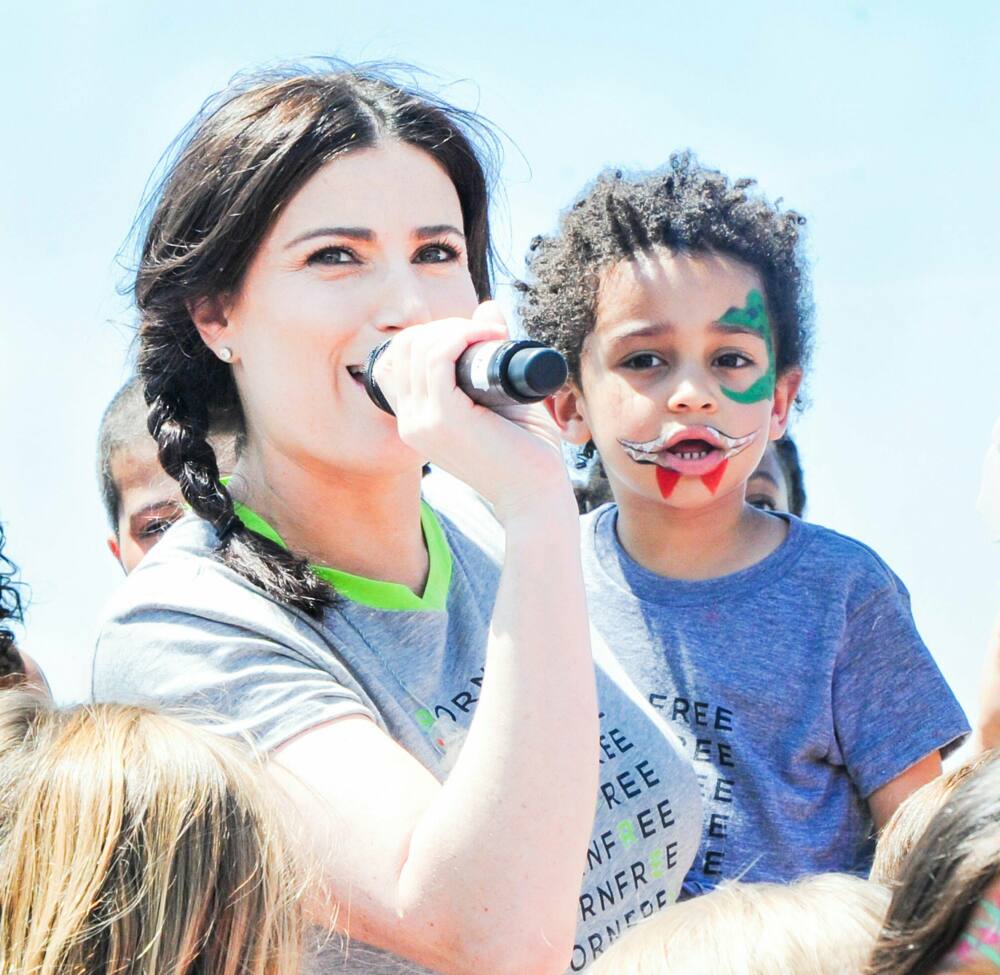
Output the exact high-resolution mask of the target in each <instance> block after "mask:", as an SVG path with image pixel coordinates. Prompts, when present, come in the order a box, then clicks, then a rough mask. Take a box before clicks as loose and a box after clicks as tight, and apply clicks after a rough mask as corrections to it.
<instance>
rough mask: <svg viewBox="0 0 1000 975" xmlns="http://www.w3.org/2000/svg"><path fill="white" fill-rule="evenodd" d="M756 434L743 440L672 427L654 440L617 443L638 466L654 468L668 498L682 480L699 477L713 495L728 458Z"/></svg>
mask: <svg viewBox="0 0 1000 975" xmlns="http://www.w3.org/2000/svg"><path fill="white" fill-rule="evenodd" d="M757 433H758V431H756V430H755V431H753V432H752V433H749V434H747V435H746V436H745V437H731V436H729V435H728V434H725V433H723V432H722V431H721V430H717V429H716V428H715V427H710V426H684V425H682V424H673V425H671V427H670V429H668V430H667V431H665V432H664V433H663V434H662V435H661V436H659V437H657V438H655V439H653V440H645V441H636V440H624V439H619V441H618V442H619V443H620V444H621V446H622V449H623V450H624V451H625V453H626V454H628V456H629V457H631V458H632V460H634V461H635V462H636V463H637V464H655V465H656V467H657V468H658V471H657V484H658V485H659V488H660V493H661V494H662V495H663V497H664V498H667V497H669V496H670V494H672V493H673V490H674V488H675V487H676V486H677V482H678V481H679V480H680V478H681V477H700V478H701V480H702V483H703V484H704V485H705V486H706V487H707V488H708V490H709V491H710V492H711V493H712V494H715V492H716V491H717V490H718V487H719V483H720V481H721V480H722V475H723V474H724V473H725V470H726V466H727V465H728V463H729V460H730V458H732V457H735V456H736V455H737V454H738V453H740V452H741V451H743V450H745V449H746V448H747V447H749V446H750V444H752V443H753V442H754V440H756V439H757Z"/></svg>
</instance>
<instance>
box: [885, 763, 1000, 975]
mask: <svg viewBox="0 0 1000 975" xmlns="http://www.w3.org/2000/svg"><path fill="white" fill-rule="evenodd" d="M894 886H895V889H894V891H893V895H892V901H891V902H890V904H889V910H888V913H887V914H886V919H885V924H884V925H883V928H882V931H881V933H880V934H879V937H878V941H877V943H876V945H875V948H874V950H873V952H872V957H871V960H870V962H869V964H868V967H867V968H865V973H866V975H925V973H935V975H936V973H943V972H963V973H971V972H972V971H979V970H984V971H993V972H996V971H1000V752H992V753H990V754H989V755H988V756H987V757H986V758H985V759H984V760H983V761H982V762H980V763H978V764H977V765H976V767H975V768H974V769H972V771H971V772H970V774H969V775H967V776H966V777H965V778H964V779H963V780H962V781H961V782H959V783H958V785H957V786H956V787H955V789H954V791H953V792H952V793H951V795H950V796H949V797H948V801H947V802H946V803H945V804H944V805H942V807H941V808H940V810H939V811H938V813H937V815H936V816H935V817H934V818H933V819H932V820H931V822H930V825H929V826H928V827H927V829H926V831H925V832H924V834H923V835H922V836H921V838H920V839H919V841H918V842H917V843H916V845H915V846H914V847H913V849H912V850H911V851H910V854H909V855H908V856H907V858H906V860H905V862H904V863H903V866H902V870H901V871H900V873H899V876H898V877H897V878H896V882H895V885H894Z"/></svg>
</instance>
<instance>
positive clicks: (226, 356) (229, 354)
mask: <svg viewBox="0 0 1000 975" xmlns="http://www.w3.org/2000/svg"><path fill="white" fill-rule="evenodd" d="M216 355H217V356H218V357H219V358H220V359H221V360H222V361H223V362H232V361H233V350H232V349H231V348H229V346H228V345H220V346H219V351H218V352H216Z"/></svg>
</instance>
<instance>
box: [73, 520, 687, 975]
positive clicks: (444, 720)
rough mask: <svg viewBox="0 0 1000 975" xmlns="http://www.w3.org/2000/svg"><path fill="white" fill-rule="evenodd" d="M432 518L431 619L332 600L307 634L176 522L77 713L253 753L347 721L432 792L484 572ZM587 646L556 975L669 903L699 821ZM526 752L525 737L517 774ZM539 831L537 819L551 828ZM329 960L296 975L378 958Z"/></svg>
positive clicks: (643, 719)
mask: <svg viewBox="0 0 1000 975" xmlns="http://www.w3.org/2000/svg"><path fill="white" fill-rule="evenodd" d="M438 521H439V523H440V525H441V527H442V528H443V530H444V535H445V538H446V540H447V548H448V549H449V550H450V554H451V560H452V571H451V580H450V585H449V586H448V590H447V603H446V606H445V607H444V608H443V609H439V610H427V609H423V610H420V611H412V610H387V609H383V608H376V607H374V606H367V605H362V604H361V603H359V602H353V601H350V600H346V599H342V600H340V601H339V603H338V605H337V606H335V607H334V608H332V609H330V610H328V611H327V612H326V613H325V614H324V617H323V619H322V620H321V621H316V620H313V619H310V618H309V617H307V616H305V615H304V614H301V613H298V612H296V611H294V610H291V609H289V608H288V607H287V606H284V605H283V604H280V603H277V602H275V601H274V600H272V599H270V598H269V597H268V596H266V595H265V594H264V593H262V592H261V591H260V590H258V589H256V588H255V587H254V586H252V585H251V584H250V583H248V582H247V581H246V580H244V579H243V578H241V577H240V576H238V575H237V574H235V573H234V572H232V571H231V570H229V569H227V568H226V567H225V566H223V565H222V564H220V563H219V562H218V561H216V560H215V559H214V558H212V556H211V548H212V546H213V545H214V541H215V537H214V534H213V532H212V529H211V527H210V526H209V525H208V524H207V523H206V522H204V521H202V520H201V519H199V518H197V517H194V516H189V517H187V518H185V519H183V520H182V521H180V522H178V524H176V525H175V526H174V527H172V528H171V529H170V530H169V531H168V532H167V534H166V535H165V536H164V538H163V539H162V540H161V541H160V542H159V543H158V544H157V546H156V547H155V548H154V549H153V550H152V551H151V552H150V554H149V555H147V557H146V558H145V559H144V561H143V562H142V564H141V565H140V567H139V568H138V569H137V570H136V571H135V572H134V573H133V574H132V575H131V576H129V578H128V579H127V580H126V581H125V583H124V584H123V586H122V588H121V589H120V590H119V591H118V593H116V595H115V596H114V597H113V598H112V600H111V603H110V605H109V607H108V609H107V611H106V614H105V619H104V622H103V624H102V626H101V630H100V633H99V636H98V641H97V646H96V649H95V655H94V671H93V696H94V698H95V700H98V701H122V702H132V703H140V704H151V705H153V706H156V707H160V708H163V707H177V708H182V709H184V710H185V712H187V714H188V715H189V716H191V715H195V716H196V719H197V720H200V721H202V722H204V723H207V724H209V725H210V726H212V727H213V728H215V729H216V730H217V731H219V732H221V733H222V734H226V735H246V734H249V735H250V736H251V737H252V738H253V739H254V740H255V741H256V742H257V744H258V745H259V746H260V747H262V748H263V749H265V750H270V749H273V748H276V747H277V746H279V745H281V744H282V743H283V742H285V741H287V740H288V739H290V738H292V737H293V736H295V735H297V734H299V733H300V732H303V731H306V730H308V729H309V728H312V727H315V726H317V725H319V724H322V723H325V722H328V721H330V720H333V719H335V718H338V717H342V716H345V715H351V714H364V715H368V716H369V717H371V718H372V719H373V720H374V721H376V722H377V723H378V725H379V726H380V727H381V728H383V729H384V730H385V731H387V732H388V733H389V734H390V735H391V736H392V737H393V738H394V739H395V740H396V741H397V742H399V743H400V744H401V745H403V747H405V748H406V749H407V750H408V751H409V752H410V753H411V754H412V755H413V756H414V757H415V758H417V760H418V761H420V762H421V763H422V764H423V765H425V766H426V767H427V768H428V769H429V770H430V771H431V772H432V774H434V775H435V776H436V777H437V778H438V779H439V780H442V781H443V780H444V779H445V778H446V776H447V774H448V771H449V770H450V768H451V767H452V765H453V763H454V761H455V757H456V755H457V754H458V752H459V750H460V749H461V744H462V741H463V739H464V736H465V732H466V729H467V728H468V726H469V723H470V721H471V720H472V716H473V713H474V711H475V705H476V702H477V700H478V699H479V689H480V686H481V683H482V676H483V668H484V664H485V650H486V641H487V636H488V630H489V623H490V618H491V616H492V612H493V603H494V600H495V597H496V591H497V585H498V581H499V567H498V566H497V564H496V561H495V560H494V559H493V558H491V557H490V556H489V555H488V554H487V552H486V550H485V548H484V547H482V546H480V545H478V544H476V543H474V542H472V541H471V540H470V539H469V538H467V537H466V536H465V535H463V534H462V532H460V531H459V530H458V529H457V528H456V527H455V526H454V524H452V523H451V522H450V521H449V520H447V519H445V518H439V519H438ZM433 572H434V569H433V567H432V574H433ZM596 643H597V646H596V647H595V654H594V655H595V663H596V674H597V683H598V696H599V703H600V708H601V711H600V725H601V740H600V746H601V751H600V756H601V776H600V782H601V786H600V791H599V795H598V796H597V799H596V818H595V826H594V832H593V837H592V840H591V843H590V847H589V849H588V851H587V856H586V863H585V864H581V868H582V869H583V871H584V873H583V883H582V887H581V895H580V902H579V907H578V914H577V916H578V921H579V924H578V930H577V934H578V937H577V945H576V948H575V950H574V954H573V961H572V968H571V970H573V971H580V970H582V969H583V968H584V967H586V966H587V965H589V964H590V963H591V962H592V961H593V959H594V958H595V957H596V956H597V955H598V954H600V953H601V951H603V950H604V949H605V948H607V947H608V945H609V944H610V943H611V942H612V941H614V940H615V939H616V938H617V937H618V936H619V935H620V934H621V933H623V932H624V931H625V930H626V928H628V927H630V926H632V925H634V924H635V923H637V922H638V921H640V920H641V919H642V918H644V917H646V916H649V915H650V914H652V913H654V912H655V911H657V910H659V909H661V908H663V907H665V906H666V905H668V904H670V903H672V902H673V901H674V900H675V899H676V897H677V894H678V892H679V890H680V887H681V883H682V881H683V877H684V875H685V873H686V871H687V869H688V868H689V866H690V865H691V862H692V860H693V858H694V854H695V851H696V850H697V846H698V842H699V837H700V831H701V820H702V809H701V798H700V795H699V790H698V784H697V780H696V778H695V775H694V770H693V767H692V765H691V763H690V761H689V760H688V759H687V758H686V757H685V756H684V755H683V750H682V748H681V746H680V744H679V742H678V741H677V739H676V737H675V736H674V734H673V733H672V732H671V731H670V729H669V727H668V726H667V724H666V722H664V721H663V720H662V717H661V716H660V715H659V714H658V712H657V711H656V710H655V709H653V708H651V707H650V706H649V705H648V703H647V702H646V701H645V700H644V699H643V698H642V695H640V694H639V693H638V691H637V690H636V689H635V688H634V687H633V686H632V685H631V682H630V681H629V679H628V678H627V677H626V676H625V675H624V673H623V672H622V671H621V670H620V668H618V667H617V664H616V662H615V661H614V660H613V659H612V658H610V656H609V655H608V654H607V652H606V649H604V648H602V647H601V646H600V643H601V641H600V640H597V641H596ZM199 715H200V717H197V716H199ZM531 748H532V744H531V742H530V741H528V740H526V741H525V742H524V756H525V761H531ZM335 768H336V762H335V760H334V757H333V756H331V769H335ZM557 823H558V817H553V826H552V828H558V827H557ZM329 954H330V961H329V964H328V965H327V966H326V967H323V966H319V967H316V966H315V965H314V969H313V970H316V971H331V972H333V971H338V972H339V971H364V972H372V971H383V970H386V971H391V970H394V969H393V968H392V967H391V965H390V964H389V959H388V958H386V959H385V966H384V967H380V966H379V964H378V963H377V962H376V961H375V959H376V958H378V957H382V956H381V954H380V953H377V952H376V953H375V954H371V953H368V952H364V953H362V952H358V951H355V952H353V953H352V954H351V955H350V956H349V960H348V961H346V962H345V961H344V960H343V954H342V953H340V952H337V951H334V950H333V949H332V948H331V949H330V951H329Z"/></svg>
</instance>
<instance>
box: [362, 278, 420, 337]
mask: <svg viewBox="0 0 1000 975" xmlns="http://www.w3.org/2000/svg"><path fill="white" fill-rule="evenodd" d="M430 318H431V313H430V306H429V304H428V303H427V296H426V295H425V293H424V289H423V288H422V287H421V281H420V280H419V278H418V276H417V274H416V273H414V271H413V269H412V267H411V265H410V264H409V263H407V264H406V265H405V266H403V267H395V268H387V269H386V272H385V274H384V275H382V279H381V281H380V283H379V296H378V301H377V303H376V308H375V313H374V324H375V327H376V328H377V329H378V330H379V331H380V332H398V331H399V330H400V329H404V328H409V327H410V326H411V325H420V324H422V323H423V322H427V321H430Z"/></svg>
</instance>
